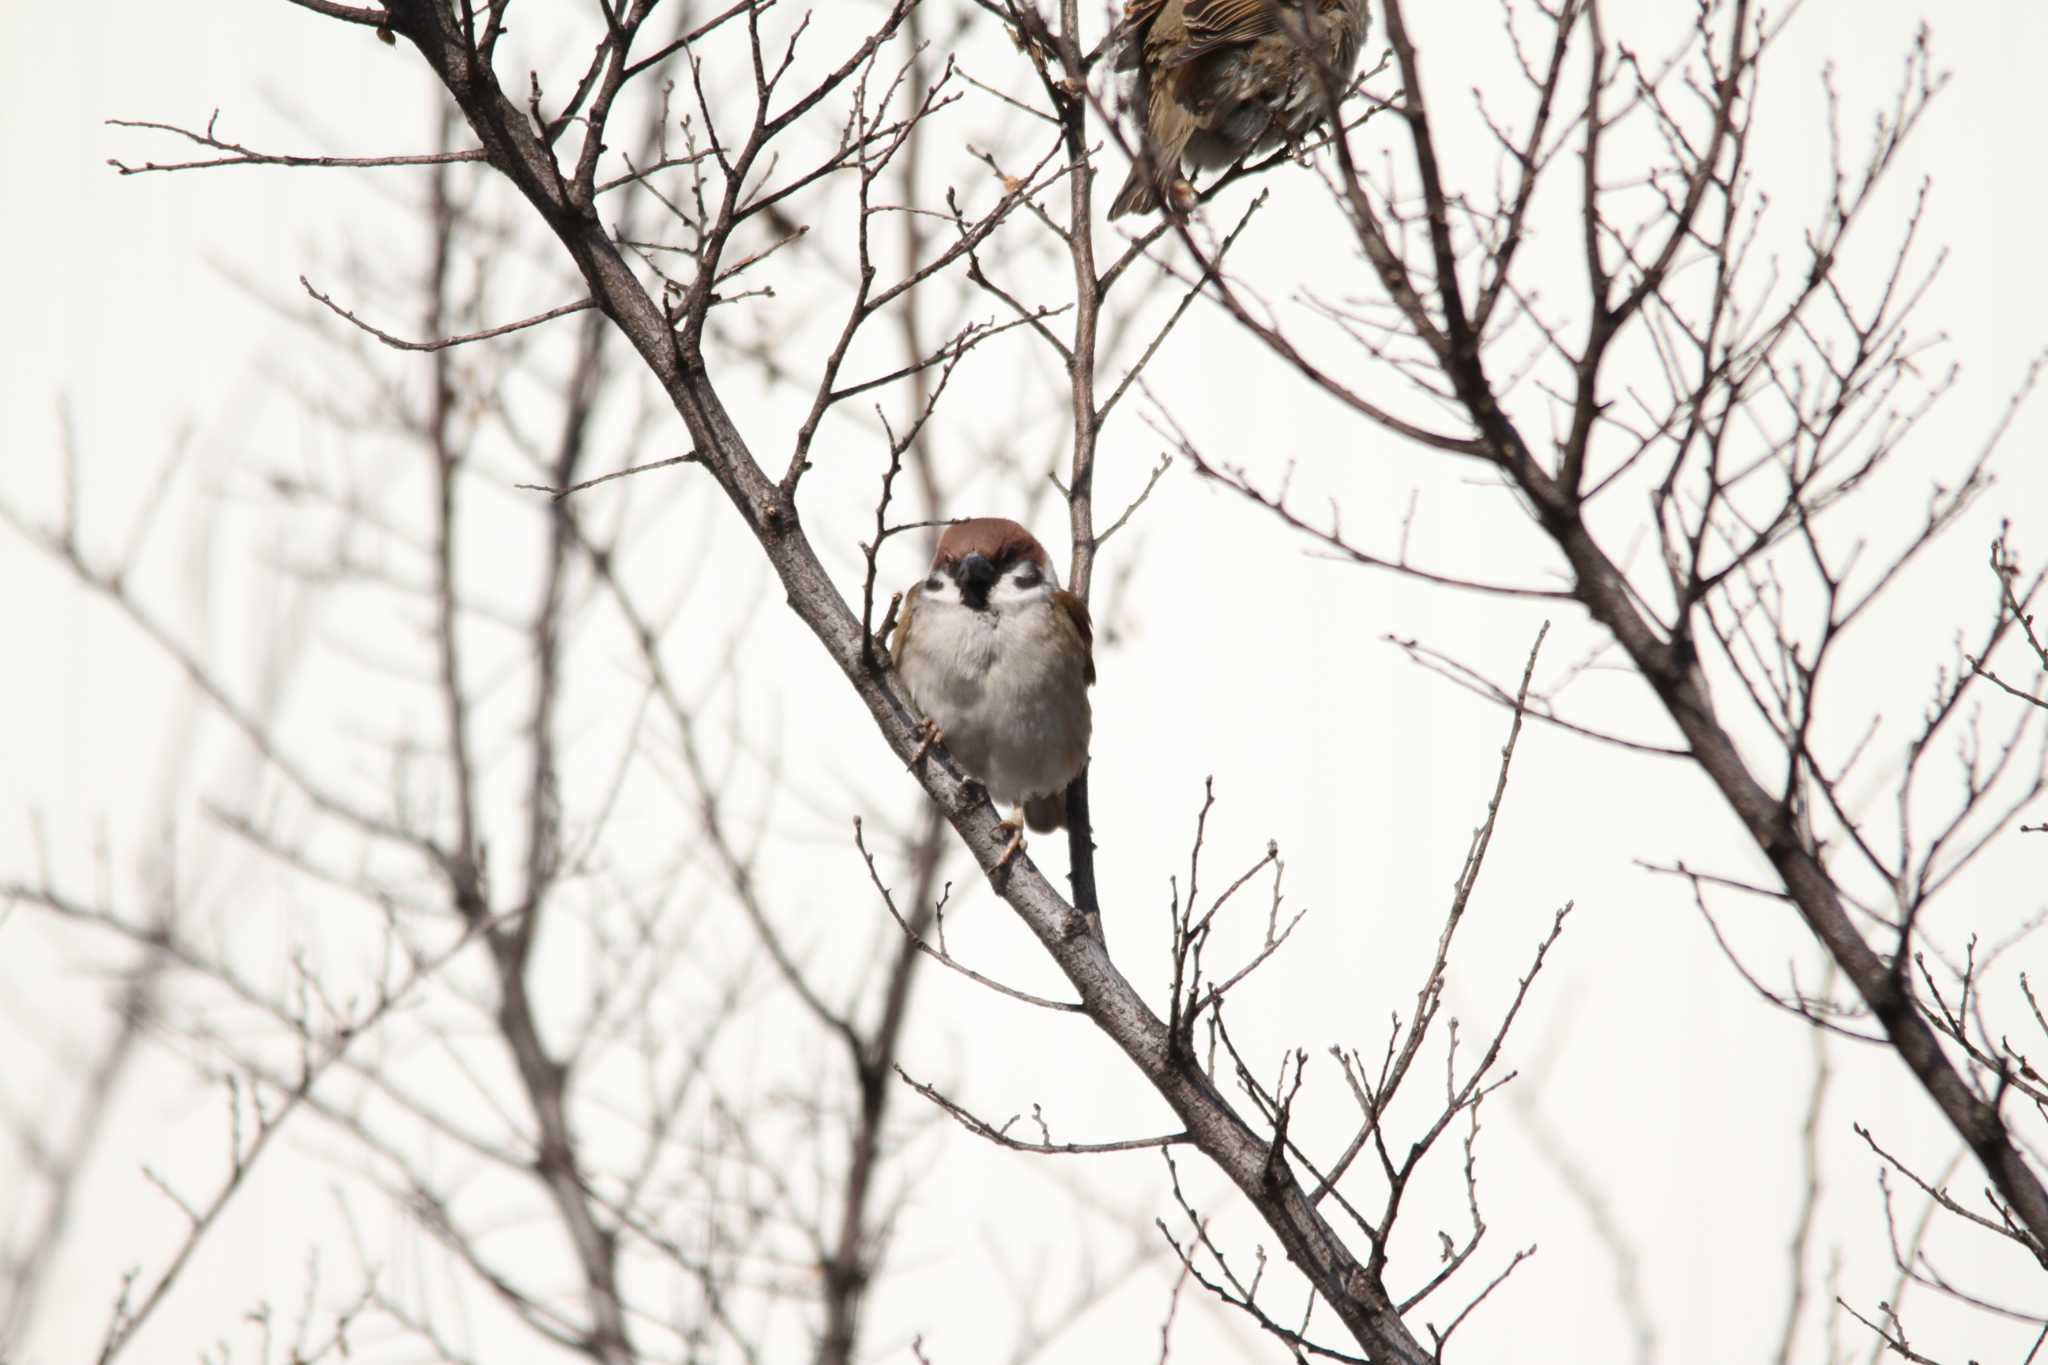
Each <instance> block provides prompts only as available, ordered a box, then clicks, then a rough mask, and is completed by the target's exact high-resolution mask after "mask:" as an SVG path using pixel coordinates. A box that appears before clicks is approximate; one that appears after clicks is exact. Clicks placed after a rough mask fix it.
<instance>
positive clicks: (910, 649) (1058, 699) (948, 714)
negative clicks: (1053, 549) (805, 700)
mask: <svg viewBox="0 0 2048 1365" xmlns="http://www.w3.org/2000/svg"><path fill="white" fill-rule="evenodd" d="M970 555H973V556H979V557H981V558H983V559H986V560H988V561H989V562H990V563H991V564H992V565H994V566H995V569H996V572H997V573H998V574H1000V575H1003V576H1004V577H1007V576H1008V575H1009V573H1010V571H1011V570H1012V569H1013V568H1014V567H1015V566H1016V565H1017V564H1019V563H1020V562H1021V561H1023V560H1025V559H1027V558H1028V559H1030V560H1031V561H1032V562H1033V563H1035V564H1037V565H1038V566H1040V568H1041V571H1042V572H1043V574H1044V575H1045V578H1044V581H1043V582H1042V583H1041V584H1040V585H1039V586H1038V588H1037V589H1036V590H1035V591H1033V592H1031V593H1029V594H1028V595H1025V596H1022V597H1020V598H1017V599H1010V600H1006V601H1004V602H1003V603H1001V604H998V603H994V602H989V601H987V600H984V601H983V602H982V604H981V605H979V606H973V605H969V604H967V603H964V602H963V601H961V600H959V599H958V598H957V597H955V596H953V595H952V593H951V592H950V591H949V592H948V593H946V594H933V593H932V592H931V591H929V589H930V586H931V583H930V582H927V583H920V584H918V585H917V586H916V587H913V588H912V589H910V591H909V592H908V593H906V594H905V596H904V601H903V612H902V617H901V620H900V622H899V624H898V627H897V633H896V638H895V641H894V643H893V645H892V648H891V658H892V662H894V664H895V666H896V669H897V671H898V672H899V673H900V674H901V675H902V677H903V680H904V682H905V684H906V685H907V686H908V688H909V690H910V696H911V700H912V701H913V702H915V703H916V705H917V709H918V710H919V712H921V713H922V714H923V715H924V716H925V718H926V719H928V720H929V721H931V723H932V724H933V725H935V726H937V727H938V730H939V732H940V733H941V734H942V735H943V738H944V742H945V745H946V748H947V750H948V751H949V752H950V753H951V754H952V755H953V756H954V758H956V759H957V760H959V763H960V766H961V767H962V768H964V769H965V770H966V771H967V772H968V773H970V774H971V775H972V776H973V777H974V778H975V779H976V780H978V781H979V782H980V783H981V784H982V785H983V786H984V787H985V788H987V789H988V794H989V799H990V800H992V801H993V802H995V804H996V805H997V806H999V807H1010V808H1016V807H1022V809H1023V812H1024V818H1025V821H1026V823H1027V824H1028V825H1029V826H1030V827H1031V828H1032V829H1034V830H1037V831H1038V832H1040V833H1045V832H1048V831H1051V830H1055V829H1058V828H1059V827H1060V826H1061V825H1062V824H1064V823H1065V820H1066V789H1067V784H1068V783H1069V782H1071V781H1073V780H1074V778H1076V777H1077V776H1079V775H1080V772H1081V769H1082V768H1083V767H1084V766H1085V765H1086V763H1087V761H1088V739H1089V728H1090V726H1089V707H1088V686H1089V685H1090V684H1091V683H1093V682H1094V681H1095V664H1094V660H1093V657H1092V649H1091V646H1092V643H1093V640H1092V631H1091V629H1090V626H1089V621H1088V608H1087V606H1086V605H1085V604H1084V603H1083V602H1082V601H1081V600H1080V599H1079V598H1078V597H1076V596H1074V595H1073V594H1072V593H1070V592H1064V591H1061V590H1060V589H1059V588H1058V587H1057V585H1056V584H1055V582H1054V581H1053V579H1052V570H1051V567H1050V565H1049V564H1048V563H1047V562H1046V560H1045V557H1044V556H1045V551H1044V550H1043V549H1042V548H1040V547H1039V545H1038V542H1037V541H1036V540H1034V539H1032V538H1031V536H1030V534H1029V533H1028V532H1026V531H1024V529H1023V528H1022V527H1020V526H1018V525H1017V524H1016V523H1015V522H1010V521H1005V520H1002V519H999V518H979V519H977V520H975V521H970V522H962V523H960V524H958V525H956V526H954V527H952V528H951V529H950V530H949V531H948V532H947V534H946V536H945V538H944V539H942V540H941V541H940V545H939V553H938V556H937V558H936V559H935V561H934V563H933V580H932V581H937V580H938V579H939V578H940V577H941V576H942V575H944V574H945V573H946V571H947V569H948V567H949V566H951V565H954V564H957V563H958V562H960V561H962V560H964V559H966V558H967V557H968V556H970Z"/></svg>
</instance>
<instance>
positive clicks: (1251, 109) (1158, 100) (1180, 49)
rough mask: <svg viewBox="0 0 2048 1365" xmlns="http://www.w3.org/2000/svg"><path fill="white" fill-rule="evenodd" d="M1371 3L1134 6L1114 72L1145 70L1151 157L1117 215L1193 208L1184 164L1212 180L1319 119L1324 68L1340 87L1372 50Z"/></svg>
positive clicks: (1248, 0)
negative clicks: (1169, 206)
mask: <svg viewBox="0 0 2048 1365" xmlns="http://www.w3.org/2000/svg"><path fill="white" fill-rule="evenodd" d="M1365 5H1366V0H1128V3H1126V4H1125V6H1124V26H1125V27H1126V28H1127V29H1128V30H1129V31H1130V33H1131V37H1130V38H1129V39H1127V40H1126V42H1125V44H1124V49H1123V52H1122V53H1121V55H1119V56H1118V58H1117V68H1118V70H1122V71H1129V70H1131V69H1132V68H1134V67H1135V68H1136V69H1137V73H1138V76H1137V81H1136V85H1135V87H1134V90H1133V102H1134V103H1135V104H1137V105H1139V106H1140V107H1142V108H1143V109H1144V111H1145V135H1144V150H1145V153H1146V154H1147V155H1148V156H1149V157H1150V159H1151V167H1150V174H1147V167H1146V163H1145V160H1144V159H1143V158H1142V157H1141V158H1140V160H1139V161H1138V163H1137V164H1136V165H1134V166H1132V167H1131V175H1130V179H1128V180H1126V181H1124V187H1123V189H1122V190H1121V191H1119V192H1118V194H1117V197H1116V202H1115V203H1113V204H1111V205H1110V208H1109V216H1110V217H1112V218H1120V217H1122V216H1123V215H1124V214H1126V213H1150V212H1152V211H1153V210H1154V209H1156V208H1158V207H1159V204H1160V200H1161V199H1162V198H1163V197H1171V198H1172V200H1173V202H1174V204H1175V206H1176V207H1178V208H1185V207H1186V206H1187V205H1188V204H1189V203H1190V202H1192V197H1193V194H1194V189H1193V187H1192V186H1190V185H1189V184H1188V182H1187V180H1186V179H1185V178H1184V177H1183V176H1182V175H1181V164H1182V163H1183V162H1186V163H1187V164H1188V165H1190V166H1196V167H1201V168H1203V169H1208V170H1215V169H1219V168H1221V167H1224V166H1228V165H1230V164H1231V163H1232V162H1234V161H1236V160H1237V159H1238V158H1239V157H1242V156H1246V155H1249V154H1251V153H1253V152H1260V151H1264V150H1265V149H1266V148H1268V147H1272V146H1276V145H1278V144H1279V143H1280V142H1281V141H1283V140H1284V141H1288V142H1293V141H1297V140H1298V139H1299V138H1300V137H1301V136H1302V134H1304V133H1306V132H1307V131H1308V130H1309V128H1310V127H1311V126H1313V125H1314V124H1315V122H1316V120H1317V119H1318V118H1320V117H1321V116H1322V113H1323V90H1322V86H1321V85H1320V83H1319V82H1318V80H1317V76H1316V70H1315V68H1316V64H1317V63H1321V64H1322V65H1324V66H1325V67H1326V68H1327V71H1328V77H1329V79H1330V80H1331V81H1332V82H1334V83H1336V84H1337V85H1339V86H1341V85H1342V84H1343V83H1344V82H1345V81H1347V80H1349V79H1351V68H1352V66H1353V64H1355V63H1356V62H1357V61H1358V49H1359V48H1360V47H1362V46H1364V44H1365V30H1366V25H1367V23H1368V16H1367V14H1366V8H1365Z"/></svg>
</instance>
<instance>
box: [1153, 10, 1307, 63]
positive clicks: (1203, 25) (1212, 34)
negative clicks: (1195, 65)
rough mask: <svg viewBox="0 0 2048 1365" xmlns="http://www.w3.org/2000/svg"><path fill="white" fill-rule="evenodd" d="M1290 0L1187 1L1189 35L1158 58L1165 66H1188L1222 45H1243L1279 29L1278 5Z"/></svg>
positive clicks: (1186, 11) (1186, 12)
mask: <svg viewBox="0 0 2048 1365" xmlns="http://www.w3.org/2000/svg"><path fill="white" fill-rule="evenodd" d="M1285 3H1287V0H1279V3H1278V4H1276V3H1275V0H1187V8H1186V10H1185V14H1186V18H1187V30H1188V31H1187V37H1186V38H1185V39H1184V40H1183V41H1181V42H1180V43H1177V44H1175V46H1174V49H1173V51H1172V52H1170V53H1166V54H1163V55H1162V56H1161V57H1160V58H1159V63H1160V65H1162V66H1185V65H1186V64H1187V63H1189V62H1191V61H1194V60H1195V59H1196V58H1197V57H1201V56H1205V55H1206V54H1208V53H1211V52H1214V51H1216V49H1218V48H1222V47H1242V46H1243V45H1244V44H1246V43H1249V42H1251V41H1252V40H1253V39H1255V38H1263V37H1265V36H1266V35H1267V34H1269V33H1277V32H1278V31H1279V22H1278V21H1279V14H1280V10H1279V5H1280V4H1285Z"/></svg>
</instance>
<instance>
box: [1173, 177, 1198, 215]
mask: <svg viewBox="0 0 2048 1365" xmlns="http://www.w3.org/2000/svg"><path fill="white" fill-rule="evenodd" d="M1166 199H1167V204H1168V205H1169V206H1170V207H1171V208H1172V210H1173V212H1174V214H1175V215H1176V216H1177V217H1181V218H1185V217H1187V215H1188V211H1189V210H1190V209H1192V208H1194V206H1195V187H1194V185H1193V184H1191V183H1189V182H1188V181H1187V180H1186V179H1177V180H1175V181H1174V182H1173V186H1172V188H1171V189H1169V190H1168V191H1167V195H1166Z"/></svg>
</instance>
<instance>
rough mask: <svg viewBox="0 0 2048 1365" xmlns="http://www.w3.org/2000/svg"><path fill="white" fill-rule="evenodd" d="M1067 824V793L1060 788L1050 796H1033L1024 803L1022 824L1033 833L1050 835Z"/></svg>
mask: <svg viewBox="0 0 2048 1365" xmlns="http://www.w3.org/2000/svg"><path fill="white" fill-rule="evenodd" d="M1066 822H1067V791H1066V788H1064V787H1062V788H1060V789H1059V790H1058V791H1056V792H1054V793H1053V794H1052V795H1051V796H1034V797H1032V798H1031V799H1030V800H1029V801H1026V802H1025V803H1024V823H1025V824H1027V825H1029V826H1031V829H1032V831H1033V832H1034V833H1037V834H1050V833H1052V832H1053V831H1054V830H1056V829H1058V828H1059V827H1060V826H1061V825H1064V824H1065V823H1066Z"/></svg>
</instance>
